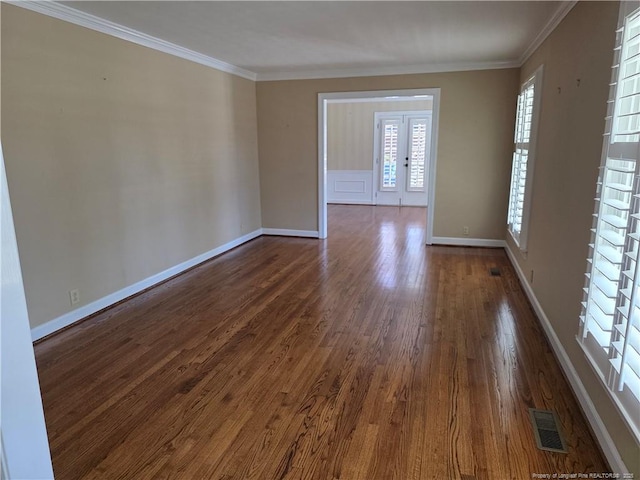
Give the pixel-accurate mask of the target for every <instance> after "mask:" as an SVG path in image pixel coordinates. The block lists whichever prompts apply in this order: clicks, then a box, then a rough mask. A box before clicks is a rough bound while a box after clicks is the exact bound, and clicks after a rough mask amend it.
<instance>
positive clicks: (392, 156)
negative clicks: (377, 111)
mask: <svg viewBox="0 0 640 480" xmlns="http://www.w3.org/2000/svg"><path fill="white" fill-rule="evenodd" d="M399 127H400V121H399V120H396V119H385V120H383V121H382V182H381V185H380V187H381V190H395V189H396V183H397V168H398V133H399V132H398V130H399Z"/></svg>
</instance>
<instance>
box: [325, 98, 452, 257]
mask: <svg viewBox="0 0 640 480" xmlns="http://www.w3.org/2000/svg"><path fill="white" fill-rule="evenodd" d="M426 96H430V97H432V99H433V105H432V117H431V120H432V121H431V149H430V152H429V156H430V162H429V169H428V181H427V184H428V187H427V188H428V189H429V191H428V196H427V213H426V216H427V219H426V220H427V222H426V232H425V233H426V235H425V238H426V241H425V243H426V244H427V245H432V244H433V218H434V212H435V197H436V195H435V193H436V188H435V187H436V165H437V163H438V127H439V123H440V89H439V88H419V89H406V90H404V89H403V90H370V91H363V92H329V93H318V237H319V238H327V235H328V232H327V230H328V229H327V105H328V104H329V103H333V102H338V101H342V102H344V101H345V100H353V101H356V102H357V101H374V100H381V99H384V100H394V101H398V100H403V99H404V100H408V99H412V100H416V99H418V98H423V97H426Z"/></svg>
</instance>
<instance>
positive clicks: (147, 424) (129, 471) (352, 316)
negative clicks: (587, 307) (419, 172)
mask: <svg viewBox="0 0 640 480" xmlns="http://www.w3.org/2000/svg"><path fill="white" fill-rule="evenodd" d="M425 217H426V215H425V209H421V208H407V207H404V208H397V207H368V206H337V205H333V206H330V207H329V239H328V240H326V241H323V240H315V239H302V238H283V237H261V238H258V239H256V240H253V241H251V242H249V243H247V244H245V245H243V246H241V247H238V248H237V249H235V250H233V251H231V252H228V253H226V254H224V255H222V256H220V257H218V258H216V259H214V260H213V261H210V262H207V263H205V264H203V265H201V266H199V267H197V268H195V269H193V270H191V271H189V272H187V273H186V274H184V275H181V276H179V277H177V278H175V279H173V280H171V281H169V282H167V283H165V284H163V285H161V286H159V287H156V288H154V289H151V290H149V291H148V292H146V293H144V294H143V295H140V296H138V297H136V298H134V299H132V300H129V301H127V302H125V303H122V304H120V305H118V306H116V307H115V308H112V309H110V310H108V311H106V312H104V313H101V314H100V315H97V316H95V317H93V318H91V319H89V320H87V321H85V322H83V323H80V324H78V325H77V326H74V327H72V328H70V329H68V330H66V331H64V332H62V333H60V334H58V335H55V336H53V337H51V338H49V339H46V340H45V341H43V342H41V343H39V344H38V345H37V346H36V356H37V362H38V370H39V374H40V381H41V388H42V395H43V401H44V408H45V416H46V420H47V427H48V433H49V439H50V443H51V453H52V457H53V466H54V470H55V473H56V476H57V478H60V479H64V480H70V479H79V478H102V479H109V480H112V479H118V478H122V479H125V478H126V479H146V478H176V479H189V480H190V479H205V478H206V479H225V480H230V479H242V480H244V479H260V480H263V479H264V480H267V479H285V478H286V479H318V480H324V479H327V480H333V479H343V480H355V479H365V480H387V479H398V480H409V479H431V478H433V479H467V480H470V479H498V480H502V479H530V478H532V475H533V474H535V473H580V472H604V471H608V467H607V466H606V464H605V462H604V460H603V458H602V455H601V454H600V452H599V450H598V448H597V447H596V445H595V443H594V440H593V438H592V436H591V434H590V433H589V430H588V428H587V426H586V423H585V420H584V418H583V416H582V414H581V412H580V409H579V407H578V405H577V403H576V401H575V400H574V397H573V396H572V394H571V393H570V389H569V386H568V384H567V382H566V381H565V379H564V378H563V376H562V373H561V371H560V368H559V367H558V364H557V362H556V360H555V359H554V357H553V355H552V353H551V351H550V348H549V346H548V344H547V342H546V340H545V337H544V335H543V332H542V329H541V328H540V326H539V325H538V323H537V320H536V319H535V317H534V314H533V312H532V310H531V308H530V306H529V304H528V303H527V300H526V298H525V296H524V294H523V292H522V289H521V287H520V285H519V283H518V280H517V278H516V276H515V273H514V271H513V269H512V267H511V266H510V264H509V261H508V259H507V257H506V254H505V252H504V251H503V250H501V249H476V248H458V247H426V246H425V245H424V223H425ZM492 267H497V268H499V269H500V272H501V275H500V276H491V275H490V273H489V271H490V269H491V268H492ZM576 308H577V307H576ZM531 407H534V408H541V409H551V410H554V411H556V412H557V414H558V416H559V419H560V423H561V429H562V431H563V433H564V436H565V439H566V442H567V446H568V454H561V453H551V452H546V451H541V450H539V449H538V448H536V445H535V439H534V434H533V429H532V426H531V423H530V420H529V408H531Z"/></svg>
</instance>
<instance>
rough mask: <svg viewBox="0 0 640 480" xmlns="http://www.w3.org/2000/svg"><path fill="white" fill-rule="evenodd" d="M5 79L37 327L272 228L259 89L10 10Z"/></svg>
mask: <svg viewBox="0 0 640 480" xmlns="http://www.w3.org/2000/svg"><path fill="white" fill-rule="evenodd" d="M2 73H3V75H2V142H3V146H4V154H5V161H6V166H7V174H8V180H9V189H10V193H11V201H12V204H13V208H14V215H15V224H16V232H17V238H18V245H19V249H20V257H21V260H22V268H23V274H24V281H25V287H26V294H27V301H28V307H29V314H30V319H31V326H32V327H35V326H37V325H40V324H42V323H44V322H46V321H48V320H51V319H53V318H55V317H57V316H59V315H61V314H64V313H66V312H68V311H70V310H71V309H72V308H71V306H70V302H69V295H68V291H69V290H70V289H73V288H78V289H80V294H81V299H82V302H81V304H85V303H88V302H91V301H94V300H97V299H100V298H102V297H103V296H105V295H107V294H110V293H113V292H115V291H117V290H119V289H121V288H124V287H127V286H129V285H131V284H133V283H135V282H137V281H139V280H142V279H145V278H147V277H149V276H151V275H153V274H156V273H159V272H161V271H163V270H165V269H167V268H169V267H173V266H175V265H177V264H179V263H181V262H183V261H185V260H188V259H190V258H193V257H194V256H196V255H199V254H201V253H204V252H206V251H208V250H211V249H213V248H215V247H217V246H220V245H222V244H224V243H226V242H229V241H230V240H233V239H235V238H237V237H239V236H241V235H242V234H245V233H248V232H251V231H254V230H256V229H259V228H260V227H261V217H260V198H259V188H260V187H259V171H258V161H257V121H256V97H255V83H254V82H252V81H249V80H244V79H241V78H239V77H235V76H232V75H229V74H226V73H222V72H219V71H216V70H213V69H210V68H207V67H204V66H201V65H197V64H195V63H192V62H188V61H186V60H182V59H178V58H176V57H173V56H170V55H166V54H164V53H160V52H157V51H155V50H151V49H148V48H144V47H141V46H137V45H134V44H132V43H129V42H125V41H122V40H118V39H116V38H113V37H109V36H106V35H103V34H100V33H96V32H94V31H90V30H87V29H85V28H81V27H78V26H74V25H71V24H69V23H65V22H62V21H59V20H55V19H52V18H49V17H46V16H42V15H39V14H36V13H33V12H30V11H27V10H24V9H22V8H17V7H14V6H10V5H7V4H5V3H3V4H2ZM75 308H77V305H76V306H74V309H75Z"/></svg>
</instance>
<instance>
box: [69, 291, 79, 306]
mask: <svg viewBox="0 0 640 480" xmlns="http://www.w3.org/2000/svg"><path fill="white" fill-rule="evenodd" d="M69 300H70V301H71V305H76V304H78V303H80V290H78V289H77V288H75V289H73V290H69Z"/></svg>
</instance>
